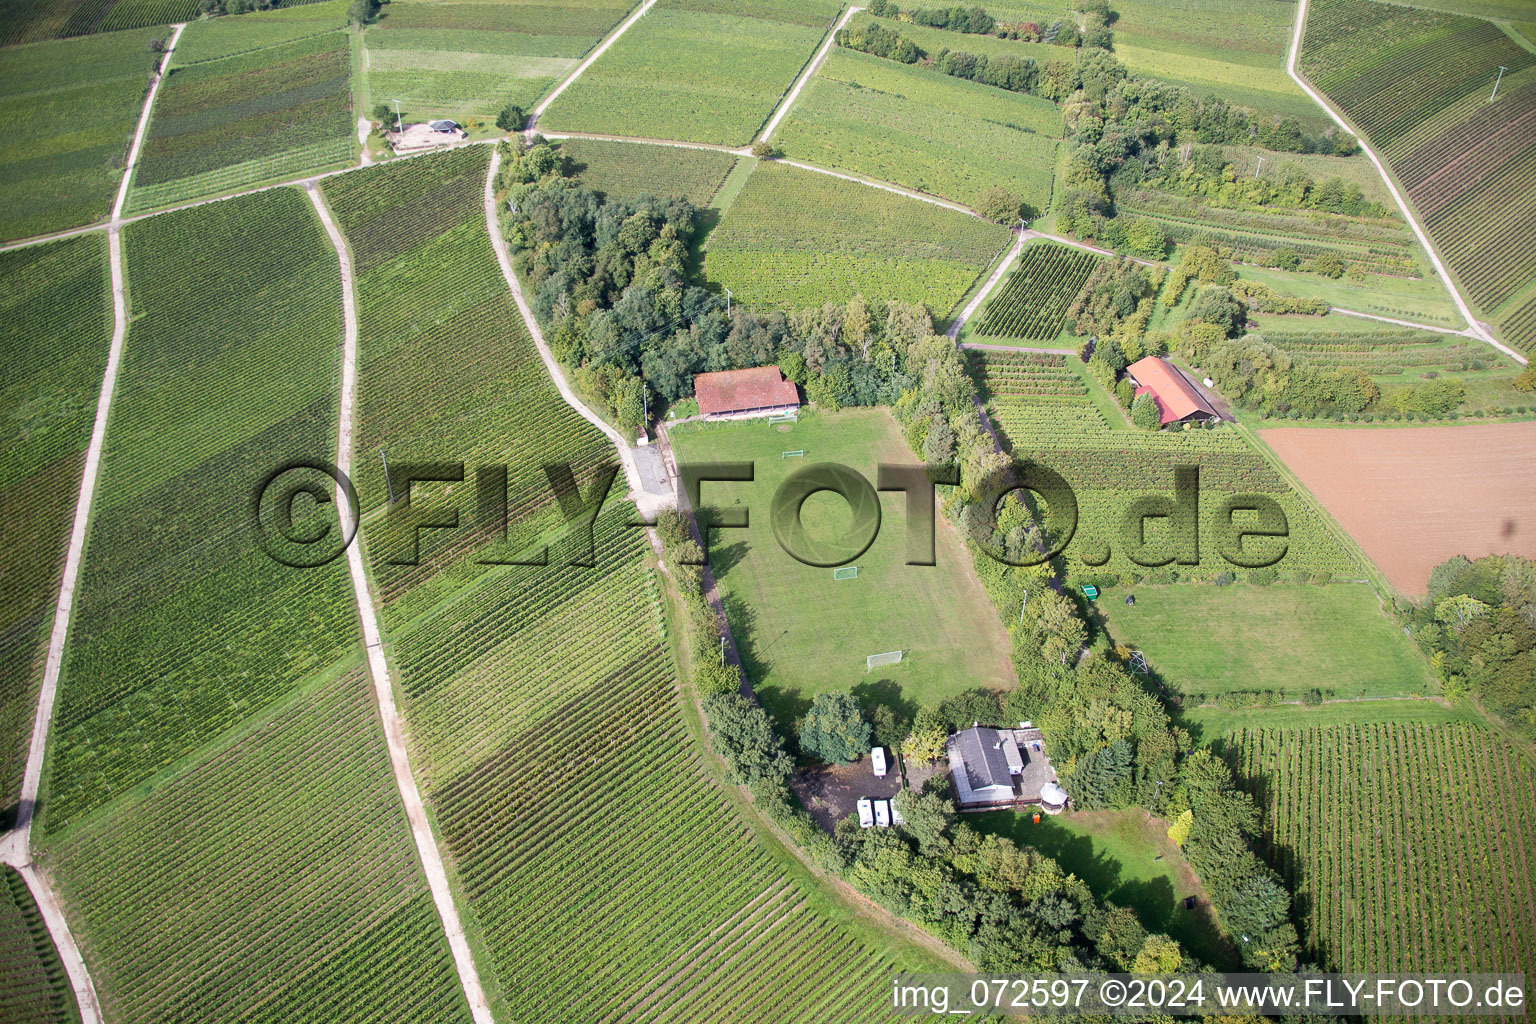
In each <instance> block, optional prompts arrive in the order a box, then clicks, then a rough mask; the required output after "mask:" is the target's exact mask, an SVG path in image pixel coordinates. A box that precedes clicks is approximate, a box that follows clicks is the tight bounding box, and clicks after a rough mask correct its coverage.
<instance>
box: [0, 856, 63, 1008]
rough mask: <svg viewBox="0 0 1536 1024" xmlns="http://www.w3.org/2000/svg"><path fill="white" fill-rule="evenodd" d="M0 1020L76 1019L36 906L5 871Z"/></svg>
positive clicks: (0, 879) (0, 890) (1, 877)
mask: <svg viewBox="0 0 1536 1024" xmlns="http://www.w3.org/2000/svg"><path fill="white" fill-rule="evenodd" d="M0 1019H4V1020H8V1021H16V1022H18V1024H71V1022H74V1021H78V1020H79V1019H80V1014H79V1011H78V1010H77V1009H76V1008H75V997H74V994H73V993H72V992H71V991H70V988H69V979H68V978H67V977H66V976H65V974H64V965H63V964H62V963H60V962H59V954H58V952H57V951H56V950H55V949H54V948H53V940H52V939H50V938H49V937H48V929H47V927H46V926H45V925H44V924H43V917H42V915H41V914H40V913H39V912H38V909H37V902H36V901H35V900H33V899H32V893H31V892H29V891H28V890H27V883H26V881H25V880H23V879H22V877H21V875H19V874H17V873H16V871H15V870H14V869H12V868H10V867H3V868H0Z"/></svg>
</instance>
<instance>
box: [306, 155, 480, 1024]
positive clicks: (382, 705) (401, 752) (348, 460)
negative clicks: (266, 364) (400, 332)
mask: <svg viewBox="0 0 1536 1024" xmlns="http://www.w3.org/2000/svg"><path fill="white" fill-rule="evenodd" d="M304 191H305V192H306V193H308V195H309V200H310V202H311V203H313V204H314V207H315V212H316V213H317V214H319V216H320V222H321V223H322V224H324V225H325V233H326V234H327V235H329V236H330V239H331V245H332V246H333V247H334V248H335V249H336V258H337V260H338V261H339V262H340V264H341V306H342V322H343V325H344V327H343V339H342V356H341V415H340V416H339V421H340V426H339V427H338V429H337V437H336V465H337V467H338V468H339V469H340V470H341V472H342V473H343V474H346V473H349V472H350V471H351V468H352V418H353V405H354V403H353V399H354V397H355V395H356V391H357V299H356V296H355V293H354V291H353V287H352V257H351V254H350V253H349V252H348V251H347V243H346V239H345V238H343V237H342V234H341V229H340V228H338V227H337V226H336V222H335V220H333V219H332V217H331V211H330V210H328V209H327V208H326V206H325V202H324V201H323V200H322V199H321V198H320V192H319V190H318V189H316V188H315V186H314V184H313V183H310V184H307V185H305V186H304ZM336 506H337V509H338V510H339V511H340V513H341V529H342V534H343V536H345V535H346V534H348V533H350V532H351V531H352V529H353V527H354V525H355V524H353V522H352V508H351V506H350V505H349V504H348V503H347V499H346V495H345V494H344V493H343V492H342V491H341V488H340V485H338V486H337V492H336ZM347 568H348V569H349V570H350V571H351V574H352V592H353V595H354V596H355V597H356V598H357V614H358V617H359V618H360V619H361V620H362V623H363V640H364V644H365V646H366V647H367V650H368V671H369V674H370V675H371V676H372V677H373V691H374V694H375V696H376V697H377V698H378V702H379V717H380V718H381V719H383V722H384V739H385V742H386V744H387V745H388V747H389V763H390V766H391V767H392V768H393V769H394V772H395V786H396V788H398V789H399V791H400V800H401V802H402V803H403V804H404V805H405V816H406V818H407V819H408V820H409V821H410V824H411V836H412V838H414V839H415V841H416V852H417V854H418V855H420V857H421V865H422V872H423V874H425V875H426V876H427V888H428V889H430V890H431V891H432V902H433V903H435V904H436V905H437V913H438V916H439V917H441V918H442V921H443V931H444V932H445V933H446V934H447V936H448V948H449V949H450V950H451V951H452V952H453V962H454V965H455V966H456V967H457V968H458V971H459V983H460V984H461V985H462V986H463V988H464V997H465V999H466V1000H468V1002H469V1010H470V1013H471V1014H472V1015H473V1017H474V1019H475V1024H493V1018H492V1017H491V1006H490V1003H488V1002H486V999H485V991H484V989H482V988H481V987H480V974H479V972H478V971H477V970H476V969H475V958H474V955H473V954H472V953H471V952H470V950H469V942H468V940H466V939H465V937H464V926H463V924H462V923H461V922H460V921H459V911H458V908H457V907H456V906H455V905H454V902H453V893H452V892H451V891H450V890H449V888H448V874H447V872H446V871H444V870H443V858H442V855H441V854H439V853H438V849H437V840H436V839H435V838H434V837H433V835H432V828H431V826H430V825H429V824H428V822H427V812H426V809H425V808H423V807H422V805H421V793H420V791H418V790H417V788H416V777H415V776H414V775H412V774H411V761H410V756H409V754H408V753H407V751H406V747H405V731H404V730H403V729H402V728H401V726H400V714H399V711H398V709H397V708H396V707H395V695H394V691H393V690H392V689H391V688H390V685H389V664H388V663H387V662H386V661H385V659H384V649H383V646H382V641H381V639H380V633H379V620H378V617H377V616H376V615H375V614H374V610H373V598H372V596H371V595H370V594H369V592H368V574H367V571H366V570H365V569H364V567H363V555H362V551H361V550H360V545H359V544H358V543H357V541H356V539H355V538H354V540H353V542H352V543H351V544H348V545H347Z"/></svg>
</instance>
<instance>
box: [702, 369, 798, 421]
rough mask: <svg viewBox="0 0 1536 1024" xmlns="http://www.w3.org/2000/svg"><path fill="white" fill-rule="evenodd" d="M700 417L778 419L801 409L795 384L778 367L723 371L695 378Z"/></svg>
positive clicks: (703, 374)
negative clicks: (771, 417)
mask: <svg viewBox="0 0 1536 1024" xmlns="http://www.w3.org/2000/svg"><path fill="white" fill-rule="evenodd" d="M693 393H694V395H695V396H696V397H697V398H698V400H699V414H700V415H702V416H714V417H718V418H721V419H729V418H744V417H747V416H777V415H782V414H785V413H791V412H795V411H796V410H798V409H799V408H800V392H799V391H798V390H797V389H796V388H795V383H794V381H789V380H785V379H784V375H783V374H782V373H780V372H779V368H778V367H777V366H759V367H756V368H754V369H751V370H722V371H721V372H719V373H701V374H698V375H697V376H695V377H694V378H693Z"/></svg>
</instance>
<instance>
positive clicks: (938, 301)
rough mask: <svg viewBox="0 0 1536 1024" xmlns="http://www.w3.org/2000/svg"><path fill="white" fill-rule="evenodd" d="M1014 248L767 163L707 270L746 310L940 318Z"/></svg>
mask: <svg viewBox="0 0 1536 1024" xmlns="http://www.w3.org/2000/svg"><path fill="white" fill-rule="evenodd" d="M1007 244H1008V231H1007V229H1005V228H1003V227H1001V226H1000V225H997V224H993V223H991V222H988V221H983V220H979V219H977V218H975V217H972V216H969V215H967V214H963V213H958V212H956V211H954V210H947V209H944V208H942V207H938V206H934V205H932V204H929V203H922V202H917V201H914V200H912V199H908V198H904V197H902V196H899V195H896V194H893V193H890V192H883V191H879V190H877V189H872V188H869V187H868V186H866V185H861V184H858V183H856V182H851V181H844V180H842V179H840V178H833V177H831V176H829V175H825V174H817V173H815V172H812V171H802V170H800V169H798V168H794V167H790V166H787V165H785V164H780V163H774V162H764V163H762V164H760V165H759V166H758V167H757V170H756V171H754V172H753V174H752V177H751V178H749V179H748V180H747V184H746V187H745V188H743V189H742V190H741V194H740V195H738V196H737V197H736V201H735V203H734V204H732V206H731V208H730V210H729V211H727V213H726V215H725V217H724V218H723V219H722V220H721V221H720V225H719V226H718V227H717V228H715V230H714V233H713V234H711V235H710V237H709V242H708V244H707V247H706V251H705V260H704V270H705V273H706V275H707V276H708V277H709V280H710V282H711V283H715V284H720V285H723V286H725V287H729V288H730V289H731V291H732V292H733V293H734V295H735V297H736V301H738V302H741V303H744V304H746V305H749V306H776V307H782V308H787V309H799V308H802V307H806V306H819V305H821V304H822V303H823V302H826V301H834V302H846V301H847V300H848V299H850V298H852V297H853V296H854V295H856V294H857V295H863V296H864V297H865V298H866V299H901V300H903V301H906V302H922V303H924V304H926V305H927V306H928V308H929V309H930V310H932V311H933V312H934V314H935V315H936V316H939V317H942V316H943V315H944V314H946V313H948V312H949V310H950V309H951V308H953V307H954V305H955V304H956V303H958V302H959V301H960V299H961V298H962V297H963V296H964V295H965V292H966V290H967V289H968V288H970V287H971V285H972V284H973V283H974V282H975V281H976V279H977V278H978V277H979V276H980V275H981V274H982V273H983V272H984V271H985V270H986V268H987V266H988V265H989V264H990V263H991V262H992V261H993V260H994V259H996V258H997V257H998V256H999V255H1000V254H1001V253H1002V251H1003V249H1004V248H1005V247H1006V246H1007Z"/></svg>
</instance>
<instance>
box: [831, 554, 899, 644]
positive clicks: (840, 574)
mask: <svg viewBox="0 0 1536 1024" xmlns="http://www.w3.org/2000/svg"><path fill="white" fill-rule="evenodd" d="M832 578H833V579H835V580H856V579H858V578H859V567H858V566H856V565H845V566H843V567H842V568H841V569H833V570H832ZM898 653H899V652H898Z"/></svg>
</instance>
